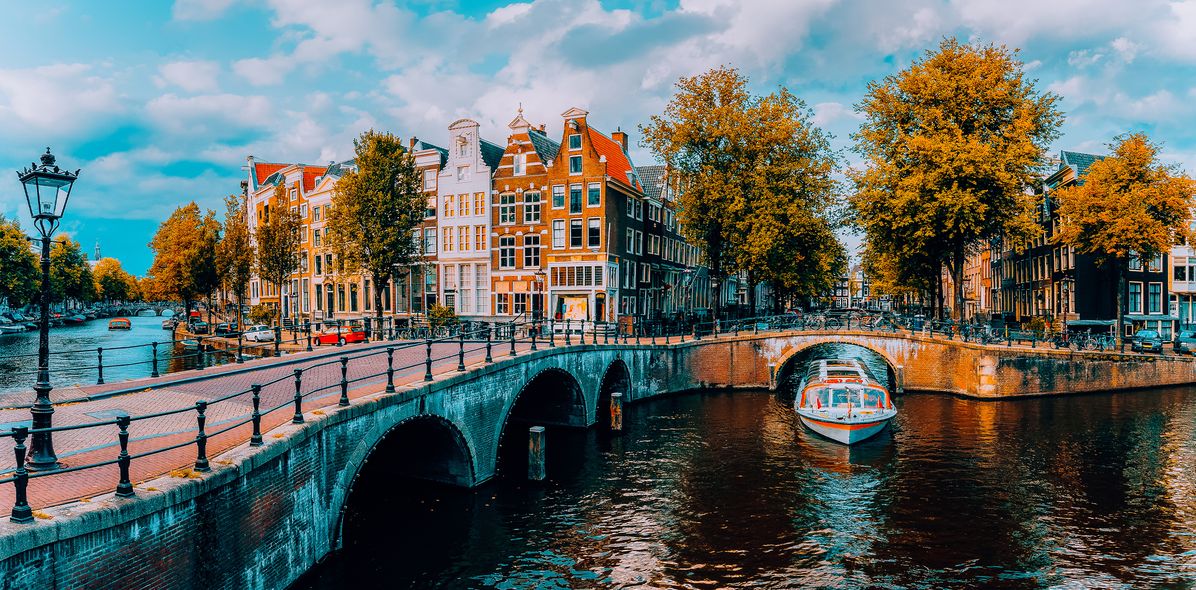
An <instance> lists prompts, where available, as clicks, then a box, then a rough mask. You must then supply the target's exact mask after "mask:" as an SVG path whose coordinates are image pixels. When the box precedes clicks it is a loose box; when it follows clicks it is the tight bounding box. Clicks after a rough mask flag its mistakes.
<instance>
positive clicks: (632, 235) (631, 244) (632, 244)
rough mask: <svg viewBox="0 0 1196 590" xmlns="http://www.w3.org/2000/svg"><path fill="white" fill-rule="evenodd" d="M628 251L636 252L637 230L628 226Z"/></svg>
mask: <svg viewBox="0 0 1196 590" xmlns="http://www.w3.org/2000/svg"><path fill="white" fill-rule="evenodd" d="M627 253H628V254H635V230H634V229H631V228H630V227H629V228H627Z"/></svg>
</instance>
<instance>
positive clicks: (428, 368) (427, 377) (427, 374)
mask: <svg viewBox="0 0 1196 590" xmlns="http://www.w3.org/2000/svg"><path fill="white" fill-rule="evenodd" d="M427 342H428V358H427V360H426V361H425V362H424V367H425V368H424V381H431V380H432V334H431V332H429V333H428V338H427Z"/></svg>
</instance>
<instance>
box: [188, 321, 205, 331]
mask: <svg viewBox="0 0 1196 590" xmlns="http://www.w3.org/2000/svg"><path fill="white" fill-rule="evenodd" d="M190 327H191V333H192V334H207V333H208V323H207V322H205V321H203V320H196V321H193V322H191V324H190Z"/></svg>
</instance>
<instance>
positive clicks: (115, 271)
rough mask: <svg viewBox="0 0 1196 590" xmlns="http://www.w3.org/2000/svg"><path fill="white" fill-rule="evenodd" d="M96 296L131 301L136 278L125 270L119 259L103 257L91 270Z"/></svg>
mask: <svg viewBox="0 0 1196 590" xmlns="http://www.w3.org/2000/svg"><path fill="white" fill-rule="evenodd" d="M92 274H93V278H94V280H95V291H96V296H97V297H98V298H100V299H102V300H104V301H131V300H133V299H134V298H135V294H136V293H137V279H136V278H134V277H133V275H131V274H129V273H127V272H125V269H124V268H122V267H121V265H120V261H119V260H117V259H115V258H103V259H101V260H100V261H99V262H97V263H96V266H95V269H94V270H93V271H92Z"/></svg>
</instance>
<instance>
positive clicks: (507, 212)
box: [498, 193, 515, 225]
mask: <svg viewBox="0 0 1196 590" xmlns="http://www.w3.org/2000/svg"><path fill="white" fill-rule="evenodd" d="M498 223H499V224H500V225H511V224H513V223H515V194H514V193H503V194H501V195H499V196H498Z"/></svg>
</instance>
